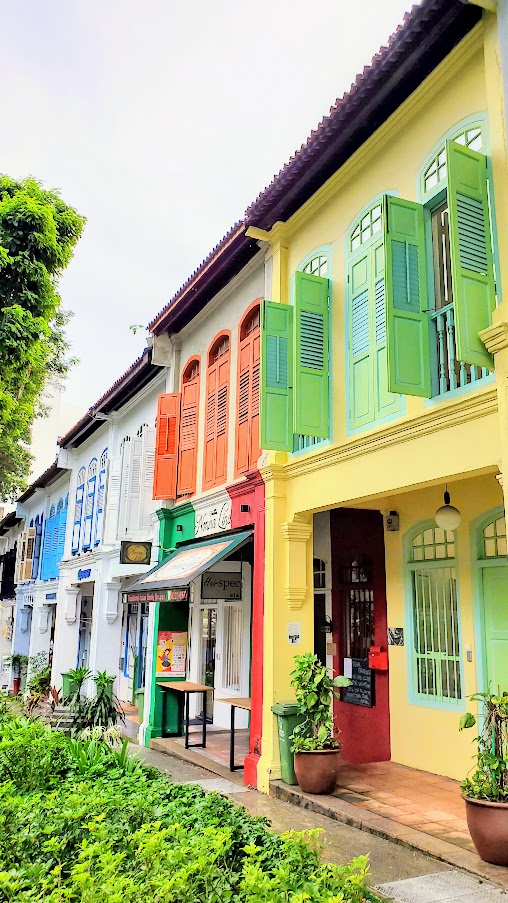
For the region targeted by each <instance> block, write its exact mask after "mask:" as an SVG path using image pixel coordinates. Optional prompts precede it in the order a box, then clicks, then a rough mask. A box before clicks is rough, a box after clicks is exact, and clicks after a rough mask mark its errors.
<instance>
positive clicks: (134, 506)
mask: <svg viewBox="0 0 508 903" xmlns="http://www.w3.org/2000/svg"><path fill="white" fill-rule="evenodd" d="M142 461H143V439H142V438H140V437H136V438H135V439H133V440H132V442H131V460H130V481H129V486H128V487H127V498H126V507H125V512H126V516H125V522H124V523H123V532H122V534H121V535H120V539H121V538H122V537H123V536H127V537H128V536H130V535H131V533H133V532H134V533H135V532H136V530H139V508H140V504H141V477H142V473H141V470H142ZM122 492H123V487H122Z"/></svg>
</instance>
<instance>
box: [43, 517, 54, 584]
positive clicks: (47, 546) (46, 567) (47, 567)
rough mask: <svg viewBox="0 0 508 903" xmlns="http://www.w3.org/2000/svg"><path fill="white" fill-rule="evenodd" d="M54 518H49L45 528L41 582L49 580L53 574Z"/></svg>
mask: <svg viewBox="0 0 508 903" xmlns="http://www.w3.org/2000/svg"><path fill="white" fill-rule="evenodd" d="M52 520H53V518H51V517H49V518H48V519H47V520H46V524H45V526H44V540H43V543H42V563H41V580H49V579H50V573H51V562H50V559H51V543H52V539H53V535H52V524H51V521H52Z"/></svg>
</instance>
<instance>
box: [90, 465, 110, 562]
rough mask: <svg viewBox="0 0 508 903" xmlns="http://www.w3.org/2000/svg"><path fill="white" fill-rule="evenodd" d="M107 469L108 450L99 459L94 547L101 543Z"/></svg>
mask: <svg viewBox="0 0 508 903" xmlns="http://www.w3.org/2000/svg"><path fill="white" fill-rule="evenodd" d="M107 468H108V450H107V448H105V449H104V451H103V452H102V454H101V456H100V459H99V484H98V489H97V505H96V506H95V528H94V542H93V544H94V546H98V545H99V544H100V543H101V542H102V534H103V530H104V506H105V502H106V478H107Z"/></svg>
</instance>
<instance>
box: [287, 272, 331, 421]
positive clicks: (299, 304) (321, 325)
mask: <svg viewBox="0 0 508 903" xmlns="http://www.w3.org/2000/svg"><path fill="white" fill-rule="evenodd" d="M328 331H329V312H328V279H324V278H323V277H322V276H311V275H310V274H309V273H303V272H297V273H295V348H294V358H293V360H294V368H295V377H294V383H293V384H294V432H295V433H300V434H301V435H304V436H315V437H316V438H318V439H327V438H328V436H329V422H330V392H329V341H328Z"/></svg>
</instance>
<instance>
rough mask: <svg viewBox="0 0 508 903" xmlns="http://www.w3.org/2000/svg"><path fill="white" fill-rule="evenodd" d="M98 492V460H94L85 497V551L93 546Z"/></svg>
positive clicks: (90, 466)
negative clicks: (94, 517) (94, 516)
mask: <svg viewBox="0 0 508 903" xmlns="http://www.w3.org/2000/svg"><path fill="white" fill-rule="evenodd" d="M96 492H97V458H92V460H91V461H90V464H89V465H88V474H87V481H86V496H85V499H86V500H85V523H84V527H83V551H87V550H88V549H90V548H91V546H92V527H93V515H94V506H95V494H96Z"/></svg>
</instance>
